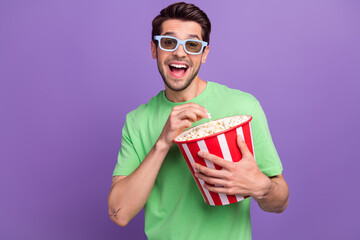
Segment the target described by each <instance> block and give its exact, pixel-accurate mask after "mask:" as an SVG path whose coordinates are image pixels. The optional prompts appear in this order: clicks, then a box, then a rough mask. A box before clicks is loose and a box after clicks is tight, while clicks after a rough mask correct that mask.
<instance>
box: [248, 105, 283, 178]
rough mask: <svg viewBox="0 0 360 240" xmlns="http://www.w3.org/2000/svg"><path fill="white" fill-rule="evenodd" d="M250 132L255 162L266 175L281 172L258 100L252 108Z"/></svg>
mask: <svg viewBox="0 0 360 240" xmlns="http://www.w3.org/2000/svg"><path fill="white" fill-rule="evenodd" d="M252 117H253V119H252V121H251V125H252V134H253V143H254V150H255V159H256V163H257V165H258V166H259V168H260V170H261V171H262V172H263V173H264V174H265V175H267V176H268V177H271V176H275V175H279V174H281V173H282V170H283V167H282V164H281V161H280V158H279V155H278V153H277V151H276V149H275V146H274V143H273V141H272V138H271V134H270V130H269V127H268V123H267V119H266V116H265V113H264V111H263V109H262V107H261V105H260V103H259V101H258V100H256V99H254V102H253V108H252Z"/></svg>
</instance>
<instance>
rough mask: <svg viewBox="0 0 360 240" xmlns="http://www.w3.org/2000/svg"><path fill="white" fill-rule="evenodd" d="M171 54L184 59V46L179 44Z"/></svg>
mask: <svg viewBox="0 0 360 240" xmlns="http://www.w3.org/2000/svg"><path fill="white" fill-rule="evenodd" d="M173 54H174V55H176V56H178V57H185V56H186V52H185V50H184V46H183V45H182V44H180V45H179V47H178V48H177V49H176V50H175V51H174V52H173Z"/></svg>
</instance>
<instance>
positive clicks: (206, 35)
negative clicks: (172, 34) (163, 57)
mask: <svg viewBox="0 0 360 240" xmlns="http://www.w3.org/2000/svg"><path fill="white" fill-rule="evenodd" d="M169 19H179V20H183V21H194V22H197V23H198V24H200V26H201V29H202V31H201V37H202V40H203V41H205V42H208V43H210V32H211V23H210V20H209V18H208V16H207V15H206V13H205V12H203V11H202V10H201V9H200V8H198V7H197V6H195V5H194V4H190V3H185V2H178V3H174V4H171V5H169V6H167V7H166V8H164V9H163V10H161V11H160V14H159V15H157V16H156V17H155V18H154V20H153V21H152V33H151V39H152V40H153V41H154V43H156V41H155V40H154V36H155V35H159V34H161V31H162V29H161V24H162V23H163V22H164V21H165V20H169Z"/></svg>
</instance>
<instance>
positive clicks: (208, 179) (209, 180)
mask: <svg viewBox="0 0 360 240" xmlns="http://www.w3.org/2000/svg"><path fill="white" fill-rule="evenodd" d="M195 177H197V178H200V179H202V180H204V181H205V182H207V183H210V184H216V185H219V186H224V187H228V185H229V184H228V182H227V181H226V180H224V179H221V178H214V177H209V176H206V175H204V174H202V173H201V172H196V173H195Z"/></svg>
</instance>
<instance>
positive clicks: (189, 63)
mask: <svg viewBox="0 0 360 240" xmlns="http://www.w3.org/2000/svg"><path fill="white" fill-rule="evenodd" d="M172 61H177V62H183V63H186V64H187V65H188V66H189V67H192V66H193V64H192V62H190V61H188V60H186V59H182V58H177V57H173V58H170V59H166V60H165V62H164V63H165V64H166V65H167V64H169V63H170V62H172Z"/></svg>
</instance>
